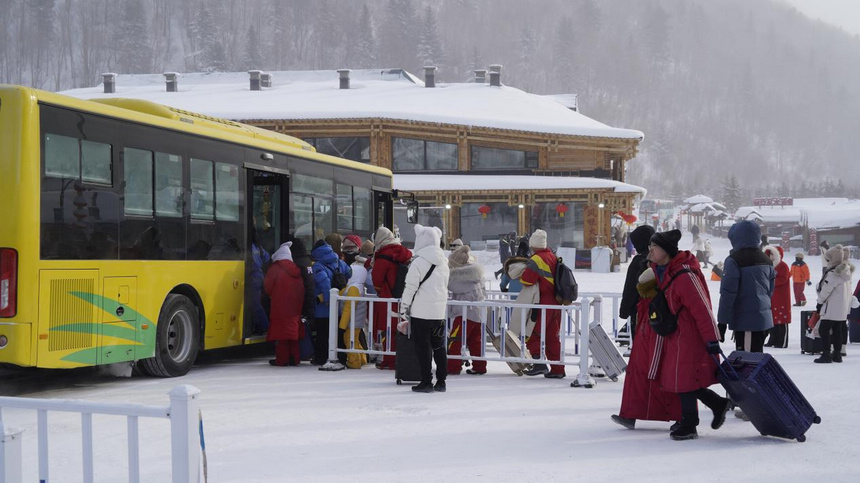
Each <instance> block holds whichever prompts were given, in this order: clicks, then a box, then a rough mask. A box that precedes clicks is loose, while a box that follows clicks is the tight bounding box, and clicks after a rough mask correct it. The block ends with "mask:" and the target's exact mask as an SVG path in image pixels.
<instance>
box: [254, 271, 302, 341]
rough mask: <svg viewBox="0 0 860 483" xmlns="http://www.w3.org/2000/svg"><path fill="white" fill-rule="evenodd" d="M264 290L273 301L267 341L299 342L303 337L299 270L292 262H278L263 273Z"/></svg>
mask: <svg viewBox="0 0 860 483" xmlns="http://www.w3.org/2000/svg"><path fill="white" fill-rule="evenodd" d="M263 287H264V288H265V289H266V293H267V294H269V297H271V299H272V309H271V314H270V315H269V334H268V335H267V336H266V340H268V341H274V340H299V338H301V337H302V336H303V335H304V334H303V332H304V331H303V329H304V326H303V325H302V304H303V303H304V300H305V282H304V280H303V279H302V273H301V269H300V268H299V267H298V265H296V264H295V263H293V261H292V260H278V261H277V262H275V263H273V264H272V265H271V266H270V267H269V270H268V271H267V272H266V279H265V280H264V281H263Z"/></svg>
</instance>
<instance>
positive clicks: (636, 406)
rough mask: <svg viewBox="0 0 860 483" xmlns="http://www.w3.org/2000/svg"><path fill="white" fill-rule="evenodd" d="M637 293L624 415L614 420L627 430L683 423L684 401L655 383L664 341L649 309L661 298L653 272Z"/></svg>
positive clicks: (645, 276)
mask: <svg viewBox="0 0 860 483" xmlns="http://www.w3.org/2000/svg"><path fill="white" fill-rule="evenodd" d="M646 226H647V225H646ZM649 228H650V227H649ZM652 233H653V230H652ZM636 291H637V292H638V293H639V301H638V302H637V303H636V310H635V311H634V312H633V314H635V315H636V319H637V320H636V323H635V324H633V325H634V326H635V327H636V329H635V330H636V336H635V338H634V339H635V341H636V343H635V344H633V348H632V349H631V350H630V360H629V361H628V363H627V371H626V372H625V375H624V390H623V392H622V393H621V411H619V412H618V414H613V415H612V417H611V418H612V421H614V422H615V423H618V424H620V425H622V426H624V427H625V428H627V429H634V427H635V425H636V420H637V419H644V420H649V421H680V420H681V400H680V399H679V398H678V396H677V395H676V394H674V393H671V392H667V391H664V390H662V389H661V388H660V385H659V383H658V382H657V381H656V380H655V379H656V378H655V375H656V373H655V371H653V370H652V369H653V364H652V361H653V359H654V354H655V353H659V351H660V349H661V348H662V347H663V337H662V336H661V335H659V334H657V333H656V332H654V330H653V329H652V328H651V324H649V323H648V314H649V305H650V303H651V299H652V298H654V296H655V295H657V278H656V276H655V275H654V270H653V269H651V268H647V269H646V270H645V271H644V272H642V273H641V274H640V275H639V279H638V284H637V285H636ZM670 429H671V430H674V429H677V426H676V425H673V427H672V428H670Z"/></svg>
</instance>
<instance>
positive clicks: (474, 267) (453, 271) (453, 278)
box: [448, 263, 484, 284]
mask: <svg viewBox="0 0 860 483" xmlns="http://www.w3.org/2000/svg"><path fill="white" fill-rule="evenodd" d="M449 268H450V275H449V277H448V283H449V284H450V283H451V282H471V281H478V282H480V283H484V267H483V266H482V265H481V264H479V263H467V264H465V265H460V266H458V267H453V266H450V265H449Z"/></svg>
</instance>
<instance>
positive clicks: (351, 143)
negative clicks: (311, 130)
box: [305, 137, 370, 163]
mask: <svg viewBox="0 0 860 483" xmlns="http://www.w3.org/2000/svg"><path fill="white" fill-rule="evenodd" d="M305 141H306V142H308V143H310V144H311V145H312V146H313V147H315V148H316V150H317V152H318V153H322V154H328V155H330V156H337V157H339V158H345V159H349V160H352V161H358V162H359V163H369V162H370V138H369V137H354V138H306V139H305Z"/></svg>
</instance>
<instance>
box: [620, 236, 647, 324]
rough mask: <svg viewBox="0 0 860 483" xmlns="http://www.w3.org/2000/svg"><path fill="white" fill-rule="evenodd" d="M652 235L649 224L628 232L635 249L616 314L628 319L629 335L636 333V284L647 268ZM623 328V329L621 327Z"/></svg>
mask: <svg viewBox="0 0 860 483" xmlns="http://www.w3.org/2000/svg"><path fill="white" fill-rule="evenodd" d="M653 235H654V228H653V227H651V226H650V225H642V226H639V227H637V228H636V229H635V230H633V231H632V232H630V235H629V239H630V241H631V242H632V243H633V248H635V249H636V256H635V257H633V259H632V260H630V264H629V265H628V266H627V278H626V279H625V280H624V290H623V291H622V294H621V304H620V305H619V307H618V316H619V317H621V318H622V319H628V322H627V330H628V331H630V337H631V338H632V337H634V336H635V334H636V323H637V321H638V320H639V319H638V317H637V316H636V309H637V306H638V304H639V292H638V291H637V290H636V286H637V285H638V284H639V276H640V275H642V272H644V271H645V270H646V269H647V268H648V244H649V243H650V242H651V237H652V236H653ZM622 330H623V329H622Z"/></svg>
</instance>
